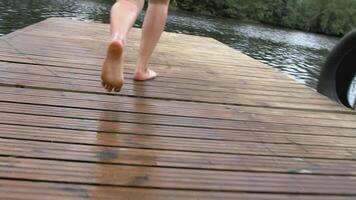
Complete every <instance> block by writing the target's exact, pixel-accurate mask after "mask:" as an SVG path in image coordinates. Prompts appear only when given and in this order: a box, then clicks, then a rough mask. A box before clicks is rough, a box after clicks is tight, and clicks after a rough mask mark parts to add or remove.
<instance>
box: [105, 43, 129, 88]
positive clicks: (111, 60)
mask: <svg viewBox="0 0 356 200" xmlns="http://www.w3.org/2000/svg"><path fill="white" fill-rule="evenodd" d="M123 50H124V43H123V41H120V40H113V41H111V43H110V44H109V47H108V49H107V54H106V58H105V60H104V63H103V65H102V70H101V83H102V85H103V87H104V88H105V89H106V90H107V91H108V92H112V91H115V92H120V91H121V88H122V86H123V84H124V74H123Z"/></svg>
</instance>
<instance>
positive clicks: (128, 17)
mask: <svg viewBox="0 0 356 200" xmlns="http://www.w3.org/2000/svg"><path fill="white" fill-rule="evenodd" d="M143 5H144V0H118V1H117V2H116V3H115V4H114V6H113V7H112V9H111V36H112V38H111V42H110V44H109V47H108V49H107V55H106V58H105V60H104V63H103V65H102V72H101V80H102V85H103V86H104V87H105V89H106V90H108V91H109V92H111V91H112V90H114V91H115V92H119V91H120V90H121V88H122V85H123V83H124V75H123V56H124V55H123V54H124V47H125V43H126V39H127V35H128V32H129V30H130V29H131V27H132V26H133V24H134V23H135V21H136V18H137V16H138V14H139V13H140V12H141V10H142V8H143Z"/></svg>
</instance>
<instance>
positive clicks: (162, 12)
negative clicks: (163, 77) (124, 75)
mask: <svg viewBox="0 0 356 200" xmlns="http://www.w3.org/2000/svg"><path fill="white" fill-rule="evenodd" d="M168 6H169V0H149V4H148V9H147V13H146V16H145V20H144V23H143V27H142V37H141V44H140V52H139V58H138V61H137V66H136V71H135V75H134V79H135V80H137V81H144V80H149V79H152V78H155V77H156V76H157V74H156V72H154V71H153V70H151V69H149V68H148V63H149V61H150V58H151V55H152V53H153V51H154V49H155V47H156V45H157V43H158V41H159V39H160V37H161V35H162V32H163V29H164V26H165V24H166V19H167V13H168Z"/></svg>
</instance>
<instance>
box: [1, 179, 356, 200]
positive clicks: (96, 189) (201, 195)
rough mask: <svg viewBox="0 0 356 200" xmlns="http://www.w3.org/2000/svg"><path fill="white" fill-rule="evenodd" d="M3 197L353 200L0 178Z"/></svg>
mask: <svg viewBox="0 0 356 200" xmlns="http://www.w3.org/2000/svg"><path fill="white" fill-rule="evenodd" d="M0 192H1V193H2V195H3V196H2V197H3V198H6V199H11V200H24V199H26V200H38V199H42V198H43V197H45V198H46V199H48V200H62V199H64V198H65V199H70V200H83V199H104V200H127V199H141V200H180V199H186V200H196V199H206V200H219V199H227V200H232V199H233V200H239V199H241V200H242V199H243V200H283V199H290V200H300V199H305V200H318V199H322V200H352V199H354V197H352V196H349V197H347V196H334V195H327V196H325V195H288V194H268V193H266V194H252V193H228V192H209V191H205V192H202V191H182V190H163V189H145V188H127V187H110V186H90V185H83V184H65V183H48V182H29V181H18V180H0Z"/></svg>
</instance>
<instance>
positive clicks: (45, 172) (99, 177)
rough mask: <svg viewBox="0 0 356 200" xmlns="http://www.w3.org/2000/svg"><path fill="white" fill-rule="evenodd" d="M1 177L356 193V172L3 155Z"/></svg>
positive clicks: (284, 191) (240, 189) (238, 189)
mask: <svg viewBox="0 0 356 200" xmlns="http://www.w3.org/2000/svg"><path fill="white" fill-rule="evenodd" d="M0 177H2V178H11V179H23V180H36V181H59V182H64V183H81V184H99V185H108V186H125V185H126V186H133V187H143V188H164V189H188V190H204V191H229V192H273V193H287V194H288V193H292V194H321V193H322V194H330V195H340V194H341V195H343V194H346V195H356V192H355V190H353V189H354V188H355V185H356V178H355V177H347V178H345V177H340V176H314V175H294V174H269V173H259V174H258V175H256V174H255V173H249V172H227V171H209V170H203V171H202V170H189V169H171V168H152V167H136V166H113V165H107V164H100V165H98V164H94V163H79V162H63V161H50V160H38V159H24V158H5V157H0Z"/></svg>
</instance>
